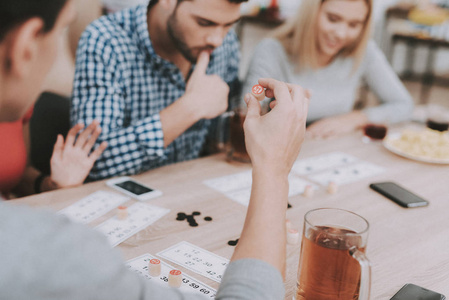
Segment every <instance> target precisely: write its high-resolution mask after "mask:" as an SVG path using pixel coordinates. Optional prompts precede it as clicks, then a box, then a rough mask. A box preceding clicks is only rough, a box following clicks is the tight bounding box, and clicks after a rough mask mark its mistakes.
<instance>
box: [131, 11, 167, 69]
mask: <svg viewBox="0 0 449 300" xmlns="http://www.w3.org/2000/svg"><path fill="white" fill-rule="evenodd" d="M147 12H148V5H139V6H138V7H137V8H136V17H135V18H136V33H137V36H138V43H139V46H140V48H141V49H143V50H144V51H145V52H146V54H147V57H148V58H149V59H150V61H153V60H156V61H158V62H160V61H161V60H162V58H161V57H160V56H159V55H157V53H156V51H154V48H153V43H152V42H151V39H150V33H149V31H148V22H147Z"/></svg>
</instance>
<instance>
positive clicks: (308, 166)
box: [292, 152, 358, 175]
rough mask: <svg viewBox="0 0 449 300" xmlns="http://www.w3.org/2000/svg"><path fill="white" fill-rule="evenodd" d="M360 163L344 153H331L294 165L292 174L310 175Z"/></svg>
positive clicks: (299, 161) (301, 160) (302, 160)
mask: <svg viewBox="0 0 449 300" xmlns="http://www.w3.org/2000/svg"><path fill="white" fill-rule="evenodd" d="M356 161H358V159H357V158H356V157H354V156H351V155H349V154H346V153H343V152H331V153H326V154H323V155H318V156H314V157H309V158H306V159H300V160H298V161H296V162H295V163H294V164H293V167H292V172H293V173H296V174H298V175H308V174H311V173H316V172H319V171H323V170H327V169H330V168H334V167H337V166H344V165H347V164H351V163H354V162H356Z"/></svg>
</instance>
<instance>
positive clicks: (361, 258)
mask: <svg viewBox="0 0 449 300" xmlns="http://www.w3.org/2000/svg"><path fill="white" fill-rule="evenodd" d="M349 253H350V254H351V255H352V257H353V258H354V259H356V260H357V261H358V262H359V264H360V269H361V274H360V290H359V298H358V299H359V300H369V295H370V290H371V264H370V262H369V260H368V258H367V257H366V256H365V253H363V252H362V251H359V250H357V248H356V247H353V248H351V249H350V250H349Z"/></svg>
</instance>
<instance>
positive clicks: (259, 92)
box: [251, 84, 265, 101]
mask: <svg viewBox="0 0 449 300" xmlns="http://www.w3.org/2000/svg"><path fill="white" fill-rule="evenodd" d="M251 94H253V95H254V97H256V99H257V100H258V101H262V100H263V99H265V89H264V88H263V86H261V85H260V84H256V85H254V86H253V88H252V89H251Z"/></svg>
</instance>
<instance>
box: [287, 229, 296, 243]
mask: <svg viewBox="0 0 449 300" xmlns="http://www.w3.org/2000/svg"><path fill="white" fill-rule="evenodd" d="M287 243H288V244H290V245H296V244H298V243H299V231H298V230H296V229H293V228H291V229H289V230H287Z"/></svg>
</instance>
